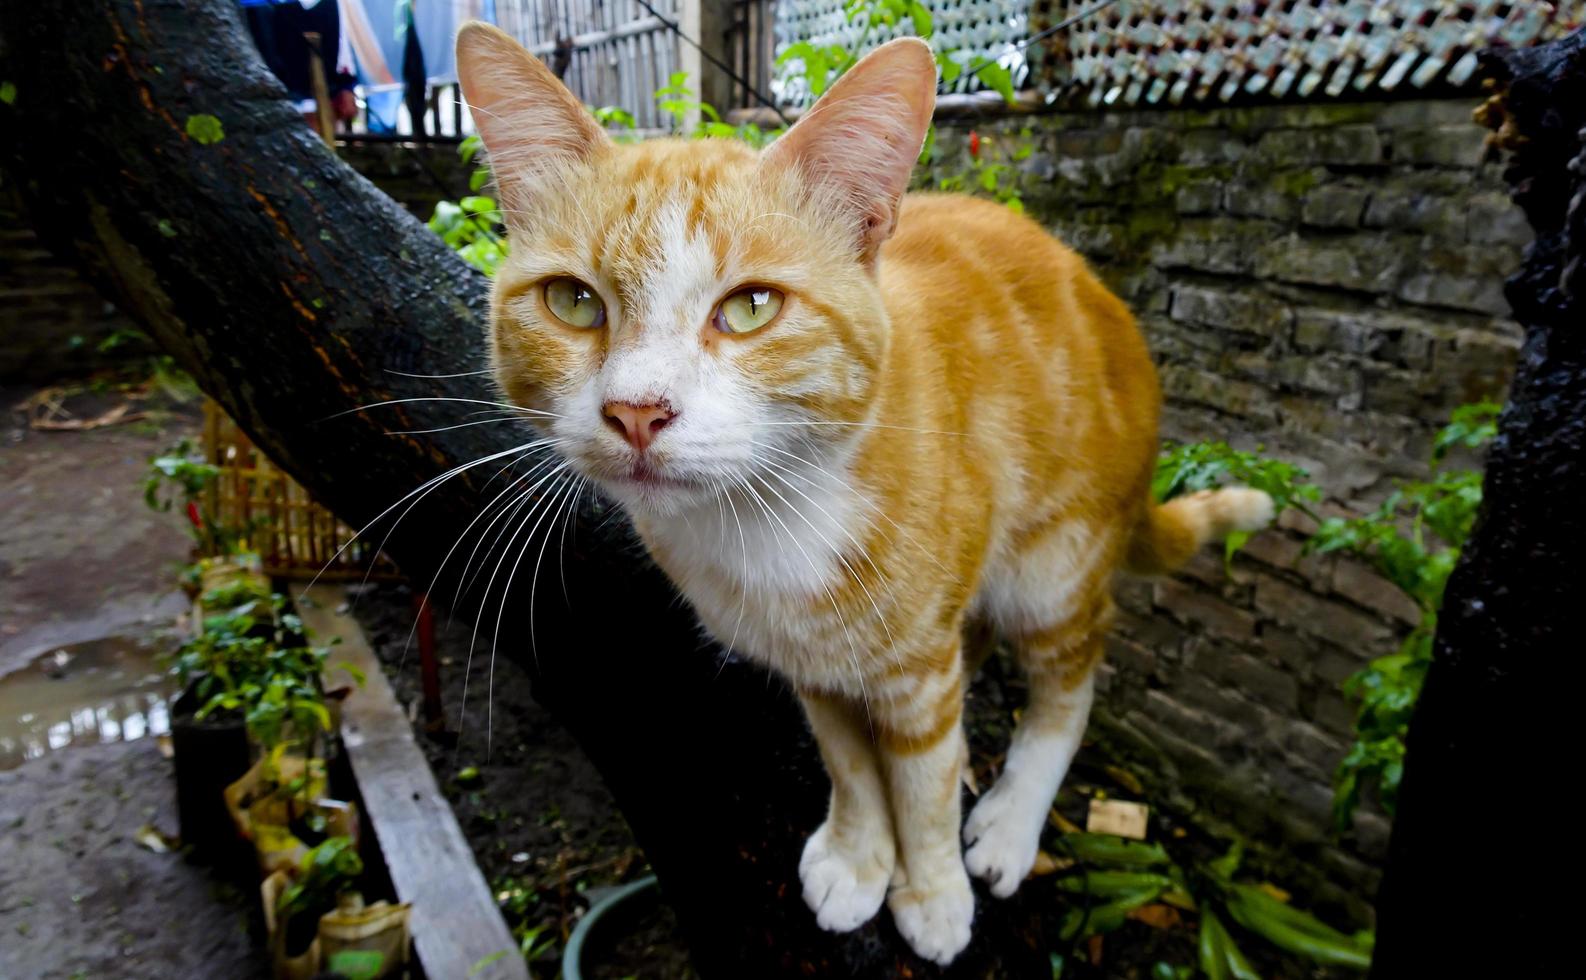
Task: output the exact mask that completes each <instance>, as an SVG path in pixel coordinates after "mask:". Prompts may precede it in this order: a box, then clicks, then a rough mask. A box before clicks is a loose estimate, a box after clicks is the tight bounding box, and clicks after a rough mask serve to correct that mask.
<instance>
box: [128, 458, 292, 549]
mask: <svg viewBox="0 0 1586 980" xmlns="http://www.w3.org/2000/svg"><path fill="white" fill-rule="evenodd" d="M219 476H220V467H218V466H216V465H215V464H213V463H210V462H208V461H207V460H205V459H203V457H202V456H201V455H200V454H199V452H198V448H197V447H196V446H194V445H193V442H192V440H190V439H183V440H181V441H180V442H178V443H176V444H175V445H174V446H172V447H171V448H169V449H167V450H166V451H165V452H164V453H163V454H162V455H159V456H156V457H154V458H153V459H151V460H149V469H148V475H147V476H146V477H145V478H144V481H143V502H144V503H145V504H148V505H149V507H150V508H152V509H153V510H156V511H160V512H169V511H170V510H171V509H172V508H173V507H174V506H175V505H176V504H177V503H181V504H182V510H183V512H184V513H185V514H186V515H187V523H188V525H189V528H188V531H189V533H190V534H192V536H193V542H194V544H195V545H197V547H198V550H199V551H200V552H202V553H203V554H207V555H226V554H234V553H236V552H238V551H240V550H243V549H244V548H245V547H246V545H247V542H248V538H249V536H250V535H252V534H253V532H254V531H256V530H258V529H259V528H260V527H262V526H264V525H265V523H266V520H267V519H266V518H264V517H256V518H254V519H252V520H250V521H247V522H245V523H244V524H242V525H240V526H237V525H229V524H222V523H221V522H219V521H217V520H216V519H215V515H213V514H212V513H210V512H209V511H208V509H206V508H205V507H204V506H203V498H204V496H205V494H206V492H207V491H208V490H209V488H210V487H211V486H213V485H214V483H215V480H216V479H218V478H219Z"/></svg>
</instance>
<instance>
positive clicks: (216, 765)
mask: <svg viewBox="0 0 1586 980" xmlns="http://www.w3.org/2000/svg"><path fill="white" fill-rule="evenodd" d="M199 707H200V704H199V703H198V695H197V694H196V693H195V691H194V685H192V684H189V685H188V687H187V689H186V690H185V691H183V692H182V693H181V694H179V695H177V697H176V699H175V700H174V701H172V702H171V749H172V751H173V753H174V755H175V761H176V812H177V817H178V818H179V819H180V820H181V828H182V843H184V844H188V845H191V846H192V848H193V850H194V851H195V852H196V853H197V854H199V855H200V856H202V857H204V858H205V859H207V860H209V861H212V862H214V863H216V864H224V863H227V862H229V861H231V860H233V859H237V858H239V851H241V855H240V857H241V858H247V857H248V856H249V855H248V853H247V849H246V848H245V847H244V846H243V842H240V841H239V840H238V839H237V831H236V828H235V827H233V826H232V823H231V816H230V814H228V813H227V812H226V800H225V797H224V796H222V791H223V790H224V789H225V788H226V787H227V786H229V785H231V784H232V783H234V782H236V781H237V780H238V779H240V778H241V777H242V774H243V773H245V772H247V771H248V767H249V766H250V765H252V764H253V760H252V759H251V758H249V750H248V730H247V727H246V726H245V725H244V724H243V721H242V716H241V715H240V714H238V713H236V712H226V713H223V714H222V713H216V714H212V715H210V716H209V717H207V718H205V719H203V720H202V721H200V720H199V719H197V718H196V717H194V716H195V715H196V714H197V712H198V709H199Z"/></svg>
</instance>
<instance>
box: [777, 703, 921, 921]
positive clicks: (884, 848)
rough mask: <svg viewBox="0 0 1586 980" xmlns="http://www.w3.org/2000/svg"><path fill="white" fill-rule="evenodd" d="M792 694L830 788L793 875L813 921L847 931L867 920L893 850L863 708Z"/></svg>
mask: <svg viewBox="0 0 1586 980" xmlns="http://www.w3.org/2000/svg"><path fill="white" fill-rule="evenodd" d="M800 701H802V702H803V705H804V713H805V715H806V716H807V717H808V718H809V723H810V729H811V731H813V732H814V734H815V742H816V744H817V745H818V746H819V747H820V753H821V761H822V762H824V763H825V764H826V773H827V775H828V776H829V777H830V778H831V782H832V796H831V806H830V808H829V809H828V811H827V814H826V822H825V823H823V824H821V825H820V828H819V829H818V830H816V831H815V833H814V834H812V835H810V839H809V840H808V841H807V842H805V844H804V856H803V857H802V858H801V859H800V860H799V880H800V881H802V882H803V884H804V902H805V904H807V905H809V907H810V910H811V911H813V912H814V913H815V921H816V923H818V924H819V925H820V927H821V928H822V929H828V930H830V931H832V932H847V931H848V930H850V929H857V928H858V927H859V926H861V925H863V924H865V923H866V922H868V921H870V919H871V918H873V917H874V916H875V914H876V912H877V911H879V910H880V908H881V903H882V901H883V900H884V899H885V898H886V895H887V886H888V884H889V883H890V882H891V880H892V870H893V865H894V862H895V860H896V854H897V849H896V845H895V844H894V842H893V836H892V814H891V812H890V810H889V809H888V806H887V797H886V791H885V789H884V788H883V785H882V775H881V768H880V761H879V759H878V758H877V755H876V747H875V745H873V744H872V742H871V738H870V730H869V722H868V720H867V719H866V718H865V715H864V709H863V708H862V707H861V706H859V705H856V704H851V703H849V702H847V701H845V700H841V699H836V698H829V697H826V696H824V695H818V694H805V695H803V696H801V697H800Z"/></svg>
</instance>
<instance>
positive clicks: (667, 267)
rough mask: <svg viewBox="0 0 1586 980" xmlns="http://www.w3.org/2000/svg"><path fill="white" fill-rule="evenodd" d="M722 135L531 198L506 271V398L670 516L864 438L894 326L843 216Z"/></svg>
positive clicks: (614, 160)
mask: <svg viewBox="0 0 1586 980" xmlns="http://www.w3.org/2000/svg"><path fill="white" fill-rule="evenodd" d="M812 204H813V199H812V198H811V197H810V196H809V195H807V194H804V193H802V192H801V189H800V188H799V187H798V185H797V183H796V182H795V181H793V180H790V179H788V177H787V175H786V174H784V173H781V172H779V171H767V170H765V169H763V168H762V167H761V161H760V159H759V155H758V154H757V153H755V152H754V151H753V150H751V149H749V148H748V147H746V146H744V145H742V144H740V143H737V142H733V141H726V140H699V141H691V142H685V141H672V140H667V141H653V142H649V143H645V144H642V145H635V146H631V147H611V148H607V149H604V150H603V151H602V152H600V153H599V154H596V155H595V156H594V157H593V158H591V159H590V160H588V161H587V162H586V163H584V164H583V165H581V166H579V167H577V168H573V169H571V170H570V171H568V172H567V173H566V174H565V175H564V179H563V180H562V181H560V182H559V185H558V187H557V188H556V189H555V190H554V191H552V192H550V193H545V194H542V195H540V196H538V197H537V198H536V199H535V200H534V201H533V202H532V204H531V207H530V208H529V209H528V210H530V212H531V214H529V215H524V216H522V217H523V218H524V219H525V220H524V221H523V222H522V223H521V226H520V227H517V228H514V231H513V234H512V236H511V252H510V257H509V258H508V260H507V261H506V262H505V264H504V265H503V267H502V268H501V270H500V271H499V273H498V275H497V287H496V293H495V312H494V317H493V323H492V331H491V349H492V351H493V356H494V367H495V372H496V377H497V379H498V381H499V382H500V384H501V386H502V388H503V389H504V392H505V394H506V396H507V398H508V399H509V400H510V401H512V402H514V403H516V404H519V405H523V406H526V407H528V408H532V409H536V410H539V411H542V412H546V413H548V416H547V417H546V421H545V422H544V424H543V425H542V428H543V429H545V430H546V431H547V433H548V434H549V435H551V436H552V437H554V438H556V439H558V440H560V443H559V444H558V449H559V451H560V452H561V453H562V454H563V455H564V456H566V457H567V458H568V459H569V460H571V461H572V462H573V464H574V465H575V467H576V468H577V469H578V470H579V471H581V472H582V473H584V474H585V475H587V476H590V477H592V478H594V479H596V480H597V481H599V482H600V483H601V484H602V485H603V486H604V487H606V489H607V490H608V491H609V492H610V493H611V494H612V495H613V496H614V497H616V498H617V499H618V500H619V501H620V502H621V503H623V504H624V505H626V506H628V507H630V508H632V509H637V510H643V511H645V512H650V513H656V514H665V513H669V512H673V511H676V510H677V509H679V508H681V507H684V506H686V505H689V504H691V503H696V502H699V501H700V500H703V499H708V498H710V497H712V496H714V495H715V494H716V493H718V492H720V491H721V490H722V489H724V488H728V487H732V486H733V485H735V484H738V483H740V482H741V481H743V480H745V479H749V478H750V476H751V474H752V473H754V472H755V471H757V470H758V471H760V472H762V473H763V472H764V471H765V469H766V468H767V467H769V468H771V469H775V468H777V467H784V468H785V467H787V466H788V465H789V463H790V462H791V461H792V460H791V459H790V457H789V456H788V455H787V454H789V453H793V454H797V455H799V456H803V457H807V456H809V455H811V453H812V452H816V451H819V450H821V449H823V448H825V447H829V446H831V445H834V444H838V443H841V442H843V441H845V440H848V439H851V438H853V437H854V436H855V435H856V434H858V433H859V432H861V431H862V427H861V426H859V425H857V424H856V423H862V422H863V420H864V419H865V417H866V414H867V409H868V406H869V403H870V401H871V398H872V396H873V394H874V391H875V385H876V379H877V369H878V367H879V364H880V361H881V357H882V354H883V350H884V347H885V344H886V339H887V333H886V330H887V327H886V323H885V317H884V315H883V313H882V310H881V306H880V299H879V293H878V290H877V288H876V284H875V280H874V278H873V276H872V275H871V274H870V272H869V270H868V269H867V268H866V266H865V265H864V264H862V262H861V259H860V256H859V254H858V252H857V250H856V249H855V248H853V247H852V245H851V243H850V240H849V237H848V235H849V229H848V228H847V226H846V225H845V224H844V223H842V222H837V221H833V220H832V219H831V217H830V215H822V214H820V213H819V212H818V211H816V210H815V209H814V208H813V207H812Z"/></svg>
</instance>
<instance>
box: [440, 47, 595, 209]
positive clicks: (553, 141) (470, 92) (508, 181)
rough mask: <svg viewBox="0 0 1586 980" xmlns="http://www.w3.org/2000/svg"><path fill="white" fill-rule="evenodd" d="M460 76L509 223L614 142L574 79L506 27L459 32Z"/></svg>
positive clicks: (458, 65) (458, 66) (459, 81)
mask: <svg viewBox="0 0 1586 980" xmlns="http://www.w3.org/2000/svg"><path fill="white" fill-rule="evenodd" d="M457 81H458V83H459V84H460V85H461V86H462V90H463V99H464V101H465V102H467V104H468V108H469V111H470V112H471V113H472V115H473V119H474V126H475V128H477V129H478V131H479V138H480V140H481V142H483V143H484V145H485V151H486V152H487V153H488V154H489V156H490V168H491V170H492V171H493V172H494V173H495V178H496V185H497V187H498V188H499V189H500V196H501V198H502V201H501V203H502V205H503V206H504V210H505V211H506V214H507V218H508V223H509V224H510V223H511V219H512V215H513V212H514V210H517V209H522V208H524V207H526V206H528V205H529V204H530V203H531V202H532V200H533V198H534V195H535V194H536V193H537V192H539V191H540V190H542V189H544V188H545V187H546V185H547V184H548V183H550V182H552V181H554V180H555V179H556V178H557V175H558V174H560V173H562V172H564V171H565V170H566V169H567V168H568V167H569V166H572V165H577V164H578V163H581V162H583V161H585V160H587V159H589V158H590V157H591V156H593V155H594V154H596V153H598V152H600V151H601V150H603V149H605V148H606V147H608V146H610V145H611V140H610V138H609V137H607V136H606V131H605V130H604V129H602V128H601V126H600V124H599V123H598V122H596V121H595V118H594V116H592V115H590V114H589V111H588V110H587V109H585V108H584V105H583V103H582V102H579V101H578V99H576V98H574V97H573V93H571V92H569V91H568V90H567V86H565V85H563V84H562V82H561V80H560V79H559V78H557V77H556V76H555V75H554V74H552V72H551V70H550V69H549V68H547V67H545V65H544V64H543V63H541V62H540V60H539V59H538V58H536V57H534V56H533V55H531V54H529V53H528V52H527V51H525V50H524V49H523V46H522V45H520V44H518V42H517V41H515V40H513V39H512V36H511V35H510V34H508V33H506V32H505V31H503V30H501V29H500V28H497V27H493V26H491V25H489V24H484V23H481V22H479V21H469V22H468V23H466V24H464V25H463V26H462V28H461V29H460V30H459V31H458V32H457Z"/></svg>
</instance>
